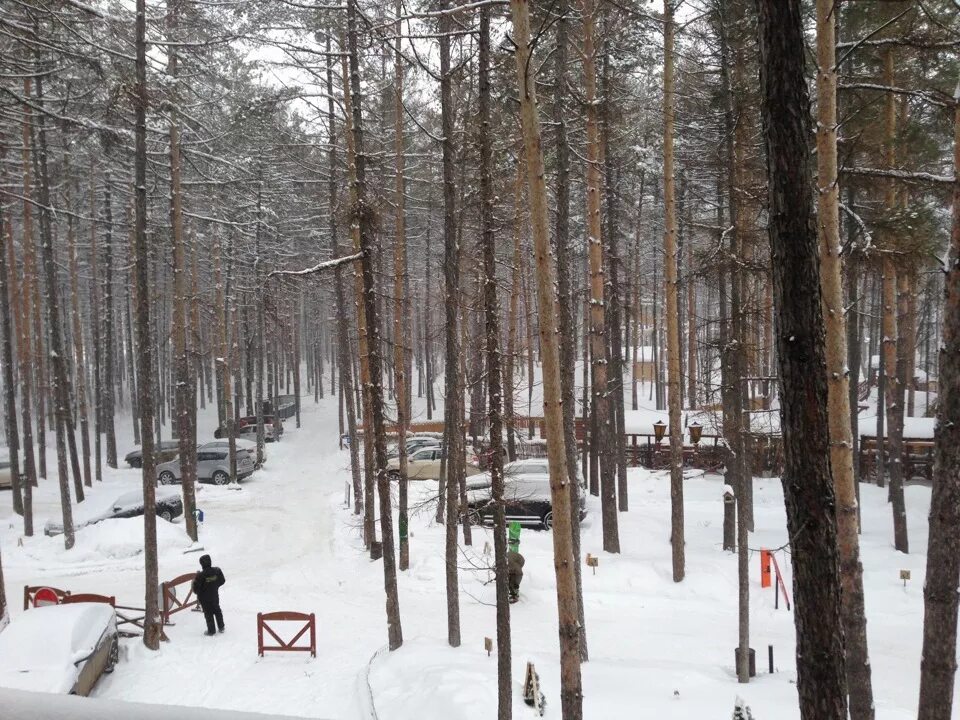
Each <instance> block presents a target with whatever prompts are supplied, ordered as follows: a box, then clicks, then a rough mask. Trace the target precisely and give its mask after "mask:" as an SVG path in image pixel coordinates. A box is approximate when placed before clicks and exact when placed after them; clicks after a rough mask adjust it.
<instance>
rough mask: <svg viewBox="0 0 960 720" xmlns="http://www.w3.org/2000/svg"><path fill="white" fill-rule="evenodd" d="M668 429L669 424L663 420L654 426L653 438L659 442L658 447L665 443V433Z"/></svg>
mask: <svg viewBox="0 0 960 720" xmlns="http://www.w3.org/2000/svg"><path fill="white" fill-rule="evenodd" d="M666 429H667V424H666V423H665V422H664V421H663V420H657V421H656V422H655V423H654V424H653V437H654V438H655V439H656V441H657V445H659V444H660V443H661V442H663V433H664V432H665V431H666Z"/></svg>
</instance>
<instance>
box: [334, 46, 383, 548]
mask: <svg viewBox="0 0 960 720" xmlns="http://www.w3.org/2000/svg"><path fill="white" fill-rule="evenodd" d="M342 65H343V84H344V110H345V114H346V128H345V130H346V136H347V167H348V168H349V181H350V188H351V190H350V193H351V194H350V204H351V207H353V206H356V205H357V204H358V203H359V198H357V196H356V188H357V183H356V167H355V162H354V158H356V157H357V149H356V147H355V144H356V136H355V134H354V129H353V122H354V119H353V91H352V88H351V85H352V83H351V80H352V77H351V75H350V73H351V72H352V70H348V67H347V58H345V57H344V58H343V59H342ZM350 234H351V235H352V236H353V250H354V252H360V251H361V249H362V248H361V246H360V239H361V238H360V223H359V222H351V224H350ZM360 266H361V262H360V261H359V260H358V261H357V262H356V263H355V268H354V296H355V305H356V308H357V350H358V354H359V356H360V370H359V373H356V372H355V373H354V377H357V376H359V378H360V383H359V387H358V388H357V391H358V392H359V394H360V402H359V403H358V404H360V405H361V407H362V408H363V536H364V542H365V543H366V545H367V547H368V548H369V549H370V552H371V555H372V554H373V548H374V543H375V542H376V540H377V530H376V521H375V516H374V512H375V507H374V492H375V486H374V469H373V463H374V454H373V440H372V436H371V433H372V432H373V428H372V426H371V424H370V422H371V413H372V412H373V409H372V407H371V406H370V392H369V389H370V383H371V370H370V360H369V358H370V341H369V335H368V328H367V309H366V302H365V301H364V297H363V277H362V272H361V268H360Z"/></svg>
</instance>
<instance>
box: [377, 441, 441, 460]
mask: <svg viewBox="0 0 960 720" xmlns="http://www.w3.org/2000/svg"><path fill="white" fill-rule="evenodd" d="M441 445H443V442H442V441H441V440H438V439H437V438H435V437H425V436H417V437H412V438H409V439H408V440H407V456H408V457H409V456H410V455H412V454H413V453H415V452H416V451H417V450H419V449H420V448H425V447H440V446H441ZM387 457H388V458H395V457H400V447H399V444H398V443H394V444H392V445H391V446H390V447H389V448H387Z"/></svg>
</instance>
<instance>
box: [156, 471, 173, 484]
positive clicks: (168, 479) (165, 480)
mask: <svg viewBox="0 0 960 720" xmlns="http://www.w3.org/2000/svg"><path fill="white" fill-rule="evenodd" d="M159 480H160V484H161V485H173V484H174V483H175V482H176V481H177V479H176V478H175V477H174V476H173V473H172V472H170V471H169V470H164V471H163V472H162V473H160V477H159Z"/></svg>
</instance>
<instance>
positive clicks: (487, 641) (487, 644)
mask: <svg viewBox="0 0 960 720" xmlns="http://www.w3.org/2000/svg"><path fill="white" fill-rule="evenodd" d="M483 649H484V650H486V651H487V657H490V653H491V652H493V639H492V638H488V637H485V638H484V639H483Z"/></svg>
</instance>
